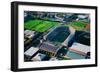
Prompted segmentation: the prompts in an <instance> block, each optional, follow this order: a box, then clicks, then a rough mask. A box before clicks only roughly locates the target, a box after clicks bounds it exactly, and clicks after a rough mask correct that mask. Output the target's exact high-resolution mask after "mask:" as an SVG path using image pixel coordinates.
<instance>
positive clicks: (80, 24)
mask: <svg viewBox="0 0 100 73" xmlns="http://www.w3.org/2000/svg"><path fill="white" fill-rule="evenodd" d="M69 25H70V26H72V27H74V28H75V29H79V30H80V29H84V28H85V27H86V25H87V23H84V22H81V21H73V22H71V23H70V24H69Z"/></svg>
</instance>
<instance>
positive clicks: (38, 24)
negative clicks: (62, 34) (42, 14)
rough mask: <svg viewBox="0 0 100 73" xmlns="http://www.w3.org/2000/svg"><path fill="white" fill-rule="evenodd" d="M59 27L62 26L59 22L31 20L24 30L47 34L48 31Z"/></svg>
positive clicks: (26, 23)
mask: <svg viewBox="0 0 100 73" xmlns="http://www.w3.org/2000/svg"><path fill="white" fill-rule="evenodd" d="M59 25H60V23H59V22H53V21H45V20H30V21H28V22H25V23H24V28H25V29H28V30H33V31H38V32H45V31H47V30H48V29H50V28H52V27H56V26H59Z"/></svg>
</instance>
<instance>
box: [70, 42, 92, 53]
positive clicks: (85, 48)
mask: <svg viewBox="0 0 100 73" xmlns="http://www.w3.org/2000/svg"><path fill="white" fill-rule="evenodd" d="M70 48H72V49H74V50H77V51H81V52H84V53H87V52H90V46H87V45H84V44H80V43H77V42H74V43H73V45H72V46H71V47H70Z"/></svg>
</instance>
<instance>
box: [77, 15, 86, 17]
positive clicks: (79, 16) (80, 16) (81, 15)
mask: <svg viewBox="0 0 100 73" xmlns="http://www.w3.org/2000/svg"><path fill="white" fill-rule="evenodd" d="M78 17H79V18H86V17H87V15H78Z"/></svg>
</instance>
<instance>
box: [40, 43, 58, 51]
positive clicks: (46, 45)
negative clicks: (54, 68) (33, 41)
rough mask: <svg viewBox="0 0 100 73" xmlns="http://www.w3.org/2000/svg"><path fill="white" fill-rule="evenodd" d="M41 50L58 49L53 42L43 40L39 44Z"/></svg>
mask: <svg viewBox="0 0 100 73" xmlns="http://www.w3.org/2000/svg"><path fill="white" fill-rule="evenodd" d="M40 49H41V50H45V51H48V52H52V53H56V52H57V51H58V49H59V47H58V46H54V45H53V44H50V43H48V42H43V43H42V45H41V46H40Z"/></svg>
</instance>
